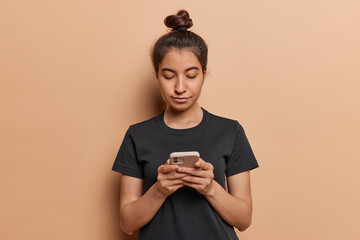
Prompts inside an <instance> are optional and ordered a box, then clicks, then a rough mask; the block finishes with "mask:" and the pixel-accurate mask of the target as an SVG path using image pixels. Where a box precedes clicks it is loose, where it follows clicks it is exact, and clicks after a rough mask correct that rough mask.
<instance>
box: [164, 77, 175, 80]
mask: <svg viewBox="0 0 360 240" xmlns="http://www.w3.org/2000/svg"><path fill="white" fill-rule="evenodd" d="M173 77H174V76H164V78H165V79H168V80H170V79H172V78H173Z"/></svg>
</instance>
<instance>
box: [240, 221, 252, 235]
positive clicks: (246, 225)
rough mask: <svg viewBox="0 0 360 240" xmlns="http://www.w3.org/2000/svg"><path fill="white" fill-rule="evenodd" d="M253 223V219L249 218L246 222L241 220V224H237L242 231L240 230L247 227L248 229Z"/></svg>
mask: <svg viewBox="0 0 360 240" xmlns="http://www.w3.org/2000/svg"><path fill="white" fill-rule="evenodd" d="M250 225H251V219H249V220H248V221H246V222H244V221H243V222H241V223H239V224H237V225H236V228H237V229H238V230H239V231H240V232H243V231H245V230H246V229H248V228H249V227H250Z"/></svg>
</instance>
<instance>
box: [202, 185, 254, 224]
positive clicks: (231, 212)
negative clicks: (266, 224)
mask: <svg viewBox="0 0 360 240" xmlns="http://www.w3.org/2000/svg"><path fill="white" fill-rule="evenodd" d="M205 197H206V199H207V200H208V201H209V203H210V204H211V206H212V207H213V208H214V209H215V210H216V212H217V213H218V214H219V215H220V217H221V218H222V219H223V220H224V221H225V222H227V223H228V224H230V225H231V226H234V227H236V228H237V229H239V230H240V231H244V230H245V229H246V228H248V227H249V226H250V223H251V215H252V206H251V205H250V204H249V203H248V202H246V201H245V200H244V199H241V198H237V197H234V196H232V195H231V194H229V193H228V192H227V191H225V189H224V188H222V187H221V186H220V184H219V183H217V182H216V181H215V180H214V181H213V186H212V188H211V190H210V191H209V192H208V194H206V195H205Z"/></svg>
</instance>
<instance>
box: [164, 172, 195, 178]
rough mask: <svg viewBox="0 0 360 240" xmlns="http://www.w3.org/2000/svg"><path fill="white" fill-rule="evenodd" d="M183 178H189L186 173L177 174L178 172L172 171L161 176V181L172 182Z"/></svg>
mask: <svg viewBox="0 0 360 240" xmlns="http://www.w3.org/2000/svg"><path fill="white" fill-rule="evenodd" d="M185 176H189V174H187V173H179V172H176V171H173V172H170V173H166V174H163V179H166V180H173V179H180V178H183V177H185Z"/></svg>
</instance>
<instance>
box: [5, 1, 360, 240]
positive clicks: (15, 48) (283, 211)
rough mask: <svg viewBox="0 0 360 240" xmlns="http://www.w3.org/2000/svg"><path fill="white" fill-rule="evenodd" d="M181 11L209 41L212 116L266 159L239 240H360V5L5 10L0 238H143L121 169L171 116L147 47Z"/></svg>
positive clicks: (111, 4)
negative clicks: (125, 210)
mask: <svg viewBox="0 0 360 240" xmlns="http://www.w3.org/2000/svg"><path fill="white" fill-rule="evenodd" d="M180 9H186V10H188V11H189V13H190V17H191V18H192V19H193V22H194V27H193V28H191V30H192V31H194V32H196V33H198V34H199V35H200V36H202V37H203V38H204V39H205V41H206V42H207V44H208V46H209V65H208V75H207V78H206V79H205V84H204V87H203V91H202V95H201V98H200V104H201V106H203V107H204V108H205V109H207V110H208V111H210V112H212V113H214V114H217V115H221V116H224V117H228V118H232V119H237V120H238V121H239V122H240V123H241V124H242V125H243V127H244V128H245V131H246V134H247V137H248V139H249V141H250V143H251V146H252V148H253V150H254V153H255V156H256V157H257V159H258V162H259V165H260V167H259V168H258V169H256V170H254V171H252V172H251V184H252V196H253V204H254V209H253V222H252V225H251V226H250V228H249V229H247V230H246V231H245V232H238V236H239V239H244V240H258V239H278V240H288V239H291V240H303V239H327V240H339V239H349V240H350V239H360V234H359V232H358V225H359V220H358V217H359V215H360V207H359V202H360V191H359V185H360V179H359V173H358V172H359V167H360V163H359V161H360V153H359V146H360V140H359V139H360V138H359V134H360V129H359V122H360V111H359V109H360V97H359V89H360V81H359V80H360V70H359V63H360V45H359V42H360V27H359V23H360V14H359V9H360V3H359V2H358V1H352V0H341V1H340V0H338V1H335V0H330V1H325V0H315V1H313V0H311V1H310V0H304V1H288V0H276V1H265V0H259V1H235V0H232V1H189V0H183V1H181V2H179V1H168V0H166V1H165V0H159V1H119V0H118V1H115V0H106V1H85V0H75V1H69V0H65V1H54V0H50V1H49V0H46V1H45V0H34V1H25V0H13V1H2V2H1V3H0V29H1V31H0V48H1V49H0V80H1V83H0V84H1V85H0V111H1V113H0V114H1V116H0V146H1V151H0V194H1V197H0V239H4V240H5V239H6V240H20V239H28V240H35V239H36V240H37V239H53V240H60V239H61V240H62V239H74V240H75V239H87V240H99V239H107V240H115V239H135V238H126V237H125V235H124V234H123V233H122V232H121V231H120V229H119V217H118V205H119V203H118V202H119V186H120V181H119V180H120V175H119V173H116V172H113V171H111V168H112V164H113V162H114V159H115V157H116V154H117V151H118V149H119V147H120V144H121V141H122V139H123V137H124V134H125V131H126V129H127V128H128V126H129V125H130V124H132V123H135V122H139V121H143V120H145V119H148V118H150V117H152V116H154V115H156V114H158V113H159V112H160V110H161V107H162V103H161V101H160V100H159V97H158V90H157V87H156V80H155V77H154V75H153V72H152V71H153V70H152V66H151V62H150V55H149V54H150V48H151V46H152V44H153V43H154V42H155V40H156V39H157V38H158V37H159V36H161V35H162V34H164V33H166V27H165V25H164V24H163V19H164V18H165V17H166V16H167V15H169V14H175V13H176V12H177V11H178V10H180ZM164 227H166V226H164Z"/></svg>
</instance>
